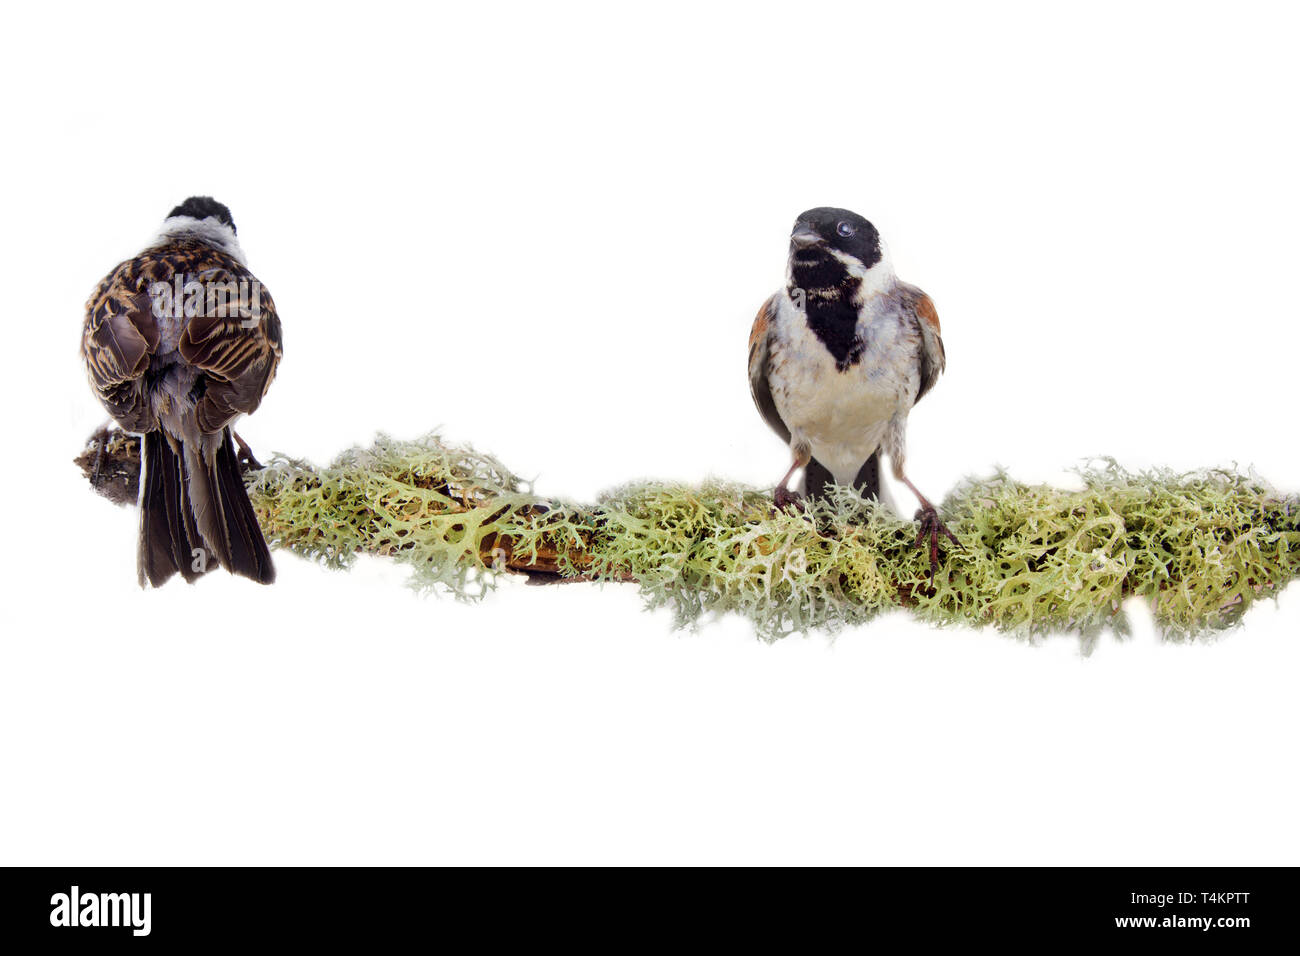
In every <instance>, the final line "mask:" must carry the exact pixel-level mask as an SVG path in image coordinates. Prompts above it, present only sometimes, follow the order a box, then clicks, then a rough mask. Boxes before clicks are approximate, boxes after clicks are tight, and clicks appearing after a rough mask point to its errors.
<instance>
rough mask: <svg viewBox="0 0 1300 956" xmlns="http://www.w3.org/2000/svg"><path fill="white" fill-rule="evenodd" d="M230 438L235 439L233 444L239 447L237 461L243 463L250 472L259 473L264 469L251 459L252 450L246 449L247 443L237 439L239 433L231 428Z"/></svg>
mask: <svg viewBox="0 0 1300 956" xmlns="http://www.w3.org/2000/svg"><path fill="white" fill-rule="evenodd" d="M230 434H231V436H232V437H233V438H234V439H235V444H236V445H238V446H239V455H238V456H237V457H236V460H237V461H241V462H243V463H244V464H245V465H247V466H248V468H249V470H251V471H261V470H262V468H263V467H265V466H264V465H263V464H262V463H261V462H260V461H258V460H257V459H256V458H254V457H253V449H251V448H249V447H248V442H246V441H244V439H242V438H240V437H239V432H237V431H235V430H234V429H233V428H232V429H230Z"/></svg>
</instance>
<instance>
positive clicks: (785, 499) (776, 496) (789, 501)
mask: <svg viewBox="0 0 1300 956" xmlns="http://www.w3.org/2000/svg"><path fill="white" fill-rule="evenodd" d="M772 500H773V501H775V502H776V507H777V510H779V511H784V510H785V509H786V508H787V507H788V506H790V505H793V506H794V508H795V510H796V511H803V510H805V509H804V503H803V495H801V494H799V492H797V491H791V490H790V489H789V488H778V489H776V491H775V492H774V493H773V494H772Z"/></svg>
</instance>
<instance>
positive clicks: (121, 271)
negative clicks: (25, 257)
mask: <svg viewBox="0 0 1300 956" xmlns="http://www.w3.org/2000/svg"><path fill="white" fill-rule="evenodd" d="M157 348H158V325H157V322H156V320H155V318H154V315H153V308H152V300H151V299H150V297H149V294H148V292H142V291H141V290H140V283H139V276H138V274H137V271H136V270H135V269H134V268H133V264H132V263H129V262H127V263H123V264H122V265H120V266H118V267H117V269H115V270H114V271H113V272H112V273H110V274H109V275H108V277H107V278H105V279H104V280H103V281H102V282H100V284H99V286H98V288H96V289H95V292H94V294H92V295H91V297H90V300H89V301H88V302H87V303H86V321H85V324H84V326H83V327H82V330H81V357H82V360H83V361H84V362H85V365H86V374H87V376H88V377H89V378H90V384H91V385H92V386H93V387H94V389H95V392H96V393H97V394H98V395H99V400H100V401H101V402H102V403H103V404H104V407H105V408H107V409H108V411H109V413H110V414H111V415H112V416H113V418H114V419H116V420H117V422H118V424H120V425H121V426H122V427H123V428H125V429H126V430H127V431H133V432H147V431H151V430H152V429H153V428H155V427H157V421H156V419H155V418H154V412H153V409H152V408H151V407H150V404H149V401H148V396H147V394H146V392H145V388H144V375H145V372H147V371H148V370H149V360H150V358H151V357H152V356H153V353H154V350H155V349H157Z"/></svg>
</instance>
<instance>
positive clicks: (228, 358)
mask: <svg viewBox="0 0 1300 956" xmlns="http://www.w3.org/2000/svg"><path fill="white" fill-rule="evenodd" d="M280 354H281V343H280V320H279V317H278V316H277V315H276V312H275V305H274V303H273V302H272V301H271V297H270V295H269V294H268V293H267V291H266V289H265V288H264V287H263V286H262V285H261V284H260V283H259V282H258V280H257V278H256V277H255V276H254V275H253V274H252V273H251V272H249V271H248V267H247V266H246V265H245V262H244V253H243V250H242V249H241V248H240V246H239V240H238V239H237V238H236V234H235V224H234V221H233V220H232V218H231V215H230V210H229V209H228V208H226V207H225V206H224V205H222V204H221V203H219V202H217V201H216V200H214V199H211V198H210V197H207V196H194V197H191V198H189V199H187V200H186V201H185V202H183V203H182V204H181V205H179V206H177V207H176V208H175V209H173V210H172V211H171V213H170V214H169V215H168V216H167V218H166V220H165V221H164V222H163V226H162V230H161V232H160V233H159V235H158V237H157V238H156V239H155V240H154V241H153V243H152V244H151V245H149V247H148V248H146V249H145V250H144V251H143V252H141V253H140V254H139V255H138V256H136V257H135V258H133V259H128V260H127V261H125V262H123V263H121V264H120V265H118V266H117V267H116V268H115V269H113V271H112V272H110V273H109V274H108V275H107V276H106V277H105V278H104V279H103V280H102V281H101V282H100V283H99V285H98V286H97V287H96V289H95V291H94V293H93V294H92V295H91V297H90V300H89V301H88V302H87V303H86V318H85V325H84V327H83V329H82V338H81V355H82V359H83V360H84V362H85V366H86V371H87V374H88V375H89V377H90V383H91V385H92V386H93V387H94V389H95V392H96V394H97V395H98V397H99V400H100V402H102V403H103V405H104V407H105V408H107V409H108V411H109V413H110V414H111V415H112V416H113V418H114V419H115V420H116V421H117V423H118V424H119V425H120V426H121V427H122V428H123V429H124V430H126V431H129V432H134V433H136V434H139V435H140V436H141V441H140V455H141V463H140V464H141V468H140V539H139V552H138V572H139V579H140V585H141V587H143V586H144V585H145V584H146V583H148V584H152V585H153V586H154V587H158V586H160V585H162V584H163V583H164V582H166V581H167V580H168V579H170V578H171V577H172V576H173V575H174V574H176V573H178V572H179V573H180V575H181V576H182V577H183V578H184V579H185V580H186V581H194V580H195V579H197V578H198V577H199V576H201V575H202V574H204V573H205V572H207V571H209V570H211V569H212V568H213V567H215V566H216V565H217V564H220V566H221V567H224V568H226V569H227V570H229V571H232V572H234V573H235V574H240V575H243V576H244V577H248V578H252V579H253V580H254V581H258V582H260V583H263V584H270V583H271V582H272V581H273V580H275V567H274V565H273V564H272V563H271V554H270V551H269V550H268V549H267V546H266V541H265V540H264V539H263V537H262V532H261V529H260V528H259V527H258V524H257V516H256V515H255V513H254V512H253V506H252V504H251V503H250V502H249V500H248V493H247V491H246V490H245V488H244V482H243V479H242V478H241V475H240V468H239V459H238V458H237V456H236V454H235V451H234V445H233V442H232V435H233V432H232V426H233V425H234V423H235V420H236V419H238V418H239V416H240V415H244V414H248V413H250V412H252V411H254V410H255V409H256V408H257V407H258V405H259V404H260V403H261V401H262V397H263V396H264V395H265V394H266V391H267V388H268V387H269V386H270V384H271V380H272V379H273V378H274V377H275V370H276V366H277V365H278V364H279V361H280ZM234 440H235V441H238V440H239V439H238V436H234ZM240 446H241V448H243V449H244V451H245V453H246V454H248V457H249V458H251V453H249V452H248V449H247V446H245V445H244V444H243V443H242V442H240Z"/></svg>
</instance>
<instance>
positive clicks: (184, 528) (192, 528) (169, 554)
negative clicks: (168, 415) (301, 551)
mask: <svg viewBox="0 0 1300 956" xmlns="http://www.w3.org/2000/svg"><path fill="white" fill-rule="evenodd" d="M216 441H217V444H216V446H215V453H214V452H213V451H212V450H209V451H208V453H207V454H204V451H203V449H202V448H200V447H198V445H197V443H195V442H183V443H182V442H177V443H176V445H173V444H172V441H171V439H169V438H168V437H167V436H166V435H164V434H162V433H161V432H151V433H150V434H148V435H146V436H145V439H144V468H143V472H142V477H141V488H140V560H139V570H140V584H141V586H142V587H143V586H144V584H145V582H146V581H148V583H150V584H152V585H153V586H154V587H158V586H159V585H161V584H163V583H164V582H165V581H167V580H168V579H169V578H170V577H171V576H172V575H173V574H175V573H176V572H178V571H179V572H180V573H181V575H182V576H183V577H184V578H185V580H187V581H193V580H195V579H196V578H198V577H199V576H201V575H202V574H204V573H205V572H206V571H209V570H211V568H210V567H209V565H208V561H207V558H208V557H209V555H210V556H213V557H215V559H216V561H217V562H218V563H220V564H221V566H222V567H224V568H226V569H227V570H229V571H232V572H233V573H235V574H240V575H243V576H244V577H247V578H251V579H253V580H254V581H257V582H259V583H261V584H270V583H271V582H272V581H274V580H275V565H274V564H272V563H271V552H270V550H269V549H268V548H267V546H266V540H265V539H264V538H263V537H262V529H261V528H260V527H258V524H257V515H256V513H255V512H254V511H253V505H252V503H251V502H250V501H249V500H248V492H247V491H246V490H245V489H244V480H243V478H242V477H241V475H240V472H239V461H238V459H237V458H236V457H235V451H234V445H233V444H232V442H231V440H230V430H229V429H225V430H224V431H223V433H222V434H221V436H220V437H219V438H218V439H217V440H216ZM177 446H179V447H177ZM209 459H211V462H210V463H209Z"/></svg>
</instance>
